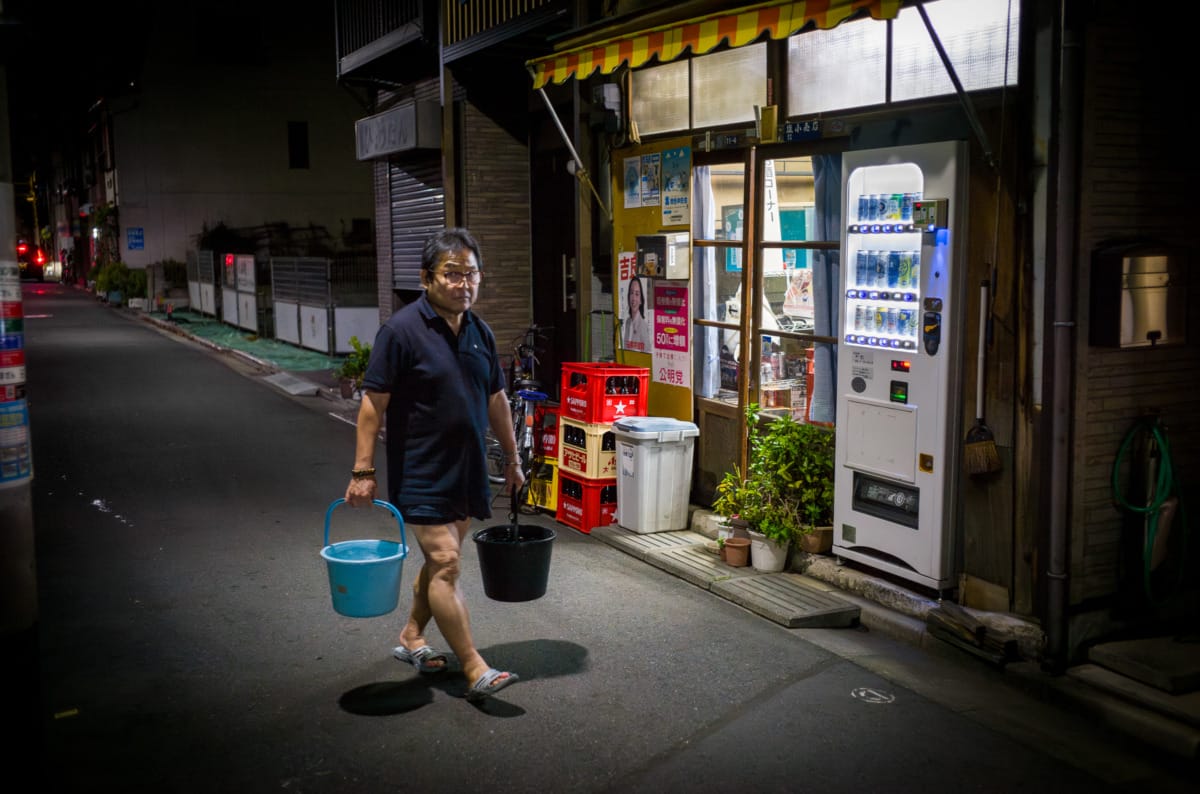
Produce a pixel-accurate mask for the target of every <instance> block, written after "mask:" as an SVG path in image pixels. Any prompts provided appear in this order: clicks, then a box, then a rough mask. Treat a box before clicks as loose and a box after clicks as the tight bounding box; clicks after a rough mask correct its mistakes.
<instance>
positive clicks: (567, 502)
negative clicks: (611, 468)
mask: <svg viewBox="0 0 1200 794" xmlns="http://www.w3.org/2000/svg"><path fill="white" fill-rule="evenodd" d="M554 517H555V518H556V519H557V520H558V523H560V524H566V525H567V526H569V527H571V528H572V529H578V530H579V531H580V532H583V533H586V534H591V531H592V529H593V528H594V527H603V526H608V525H609V524H611V523H613V522H614V521H616V520H617V478H616V477H612V478H610V479H607V480H589V479H586V478H584V477H576V476H572V475H571V474H569V473H567V472H566V471H564V470H563V469H562V468H559V470H558V509H557V511H556V512H555V516H554Z"/></svg>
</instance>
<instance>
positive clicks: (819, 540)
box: [800, 527, 833, 554]
mask: <svg viewBox="0 0 1200 794" xmlns="http://www.w3.org/2000/svg"><path fill="white" fill-rule="evenodd" d="M832 548H833V527H815V528H814V529H813V530H812V532H809V533H807V534H805V535H802V536H801V537H800V550H801V551H804V552H807V553H809V554H825V553H827V552H828V551H829V550H830V549H832Z"/></svg>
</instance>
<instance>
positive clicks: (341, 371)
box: [333, 336, 371, 389]
mask: <svg viewBox="0 0 1200 794" xmlns="http://www.w3.org/2000/svg"><path fill="white" fill-rule="evenodd" d="M350 347H352V348H354V350H353V352H351V353H350V354H349V355H348V356H346V360H345V361H343V362H342V363H341V364H340V365H339V366H338V368H337V369H335V370H334V371H333V374H334V375H335V376H336V377H338V378H345V379H346V380H349V381H352V382H353V383H354V388H355V389H360V388H362V381H363V376H364V375H366V374H367V363H368V362H369V361H370V360H371V346H370V345H364V344H363V343H362V342H360V341H359V339H358V337H357V336H352V337H350Z"/></svg>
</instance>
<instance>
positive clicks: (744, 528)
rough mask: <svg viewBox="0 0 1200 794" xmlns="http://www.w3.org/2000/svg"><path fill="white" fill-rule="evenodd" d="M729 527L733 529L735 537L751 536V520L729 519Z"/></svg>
mask: <svg viewBox="0 0 1200 794" xmlns="http://www.w3.org/2000/svg"><path fill="white" fill-rule="evenodd" d="M729 528H730V529H731V530H732V531H733V536H734V537H735V538H747V539H748V538H749V537H750V522H748V521H746V519H744V518H731V519H729Z"/></svg>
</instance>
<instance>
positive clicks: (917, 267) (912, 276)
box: [908, 194, 921, 289]
mask: <svg viewBox="0 0 1200 794" xmlns="http://www.w3.org/2000/svg"><path fill="white" fill-rule="evenodd" d="M917 195H920V194H917ZM908 283H909V284H911V285H912V288H913V289H920V288H921V252H920V251H913V252H912V270H911V271H910V272H909V275H908Z"/></svg>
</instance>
